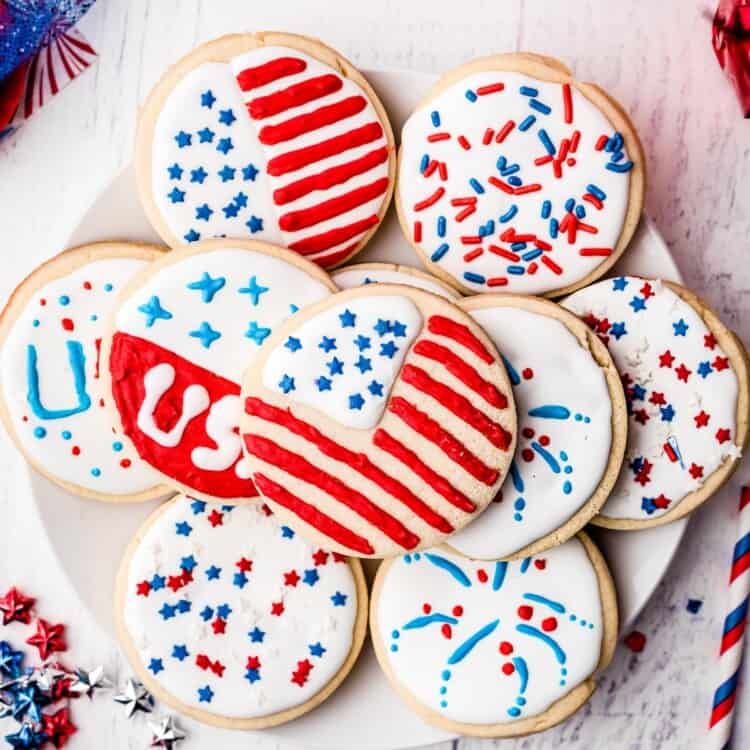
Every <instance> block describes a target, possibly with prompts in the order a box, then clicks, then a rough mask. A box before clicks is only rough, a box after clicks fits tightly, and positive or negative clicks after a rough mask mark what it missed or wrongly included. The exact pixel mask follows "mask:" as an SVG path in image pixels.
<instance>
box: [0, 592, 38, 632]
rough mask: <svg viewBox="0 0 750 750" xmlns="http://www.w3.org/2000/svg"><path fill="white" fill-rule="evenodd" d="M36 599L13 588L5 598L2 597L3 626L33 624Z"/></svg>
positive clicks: (0, 600) (0, 606)
mask: <svg viewBox="0 0 750 750" xmlns="http://www.w3.org/2000/svg"><path fill="white" fill-rule="evenodd" d="M35 601H36V599H33V598H32V597H30V596H24V595H23V594H22V593H21V592H20V591H19V590H18V589H17V588H16V587H15V586H13V587H12V588H11V589H10V590H9V591H8V592H7V593H6V594H5V596H2V597H0V612H2V613H3V625H8V623H11V622H14V621H17V622H22V623H24V624H26V625H28V624H29V623H30V622H31V608H32V607H33V606H34V602H35Z"/></svg>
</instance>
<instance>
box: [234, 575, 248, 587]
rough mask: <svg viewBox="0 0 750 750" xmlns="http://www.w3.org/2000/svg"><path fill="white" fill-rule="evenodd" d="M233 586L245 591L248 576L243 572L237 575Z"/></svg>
mask: <svg viewBox="0 0 750 750" xmlns="http://www.w3.org/2000/svg"><path fill="white" fill-rule="evenodd" d="M232 585H234V586H236V587H237V588H238V589H244V588H245V586H246V585H247V576H246V575H245V574H244V573H243V572H242V571H240V572H239V573H235V574H234V576H233V577H232Z"/></svg>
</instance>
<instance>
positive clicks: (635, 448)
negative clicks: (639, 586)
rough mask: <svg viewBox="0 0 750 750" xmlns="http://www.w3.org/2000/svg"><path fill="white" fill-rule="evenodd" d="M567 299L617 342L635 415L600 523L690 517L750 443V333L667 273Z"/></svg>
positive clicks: (613, 350) (608, 283) (629, 525)
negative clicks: (664, 277)
mask: <svg viewBox="0 0 750 750" xmlns="http://www.w3.org/2000/svg"><path fill="white" fill-rule="evenodd" d="M563 304H564V305H565V307H567V308H568V309H569V310H571V311H572V312H574V313H576V314H577V315H579V316H580V317H581V318H583V320H584V321H585V322H586V323H587V324H588V325H589V326H590V328H591V329H592V330H593V331H594V332H595V333H596V334H597V335H598V336H599V338H600V339H601V340H602V341H603V342H604V343H605V344H606V345H607V347H608V348H609V351H610V354H611V355H612V358H613V359H614V362H615V365H616V366H617V369H618V370H619V372H620V376H621V378H622V383H623V385H624V387H625V397H626V401H627V409H628V415H629V420H628V443H627V449H626V454H625V462H624V464H623V468H622V471H621V473H620V476H619V478H618V481H617V483H616V485H615V487H614V490H613V492H612V494H611V496H610V498H609V499H608V500H607V503H606V504H605V505H604V507H603V508H602V510H601V513H600V515H599V516H598V517H597V518H595V519H594V523H596V524H598V525H600V526H606V527H609V528H615V529H638V528H642V527H644V526H656V525H660V524H663V523H668V522H670V521H674V520H676V519H678V518H682V517H683V516H685V515H686V514H688V513H690V512H691V511H692V510H694V509H695V508H696V507H698V505H700V504H701V503H702V502H703V501H704V500H707V499H708V498H709V497H710V496H711V495H712V494H713V493H714V492H716V490H717V489H719V488H720V487H721V485H722V484H723V483H724V482H725V481H726V480H727V479H728V478H729V476H730V475H731V473H732V472H733V471H734V469H736V468H737V466H738V464H739V458H740V457H741V456H742V451H743V450H744V448H745V446H746V445H747V441H748V419H749V414H748V409H749V406H748V404H749V403H750V398H749V395H748V365H747V359H746V353H745V349H744V347H743V345H742V343H741V342H740V341H739V339H737V337H736V336H735V335H734V334H733V333H732V332H731V331H729V330H728V329H727V328H726V327H725V326H724V325H723V324H722V322H721V321H720V320H719V318H718V316H717V315H716V314H715V313H714V312H713V311H712V310H711V309H710V308H709V307H707V305H706V304H705V303H704V302H703V301H702V300H700V299H699V298H698V297H697V296H696V295H694V294H693V293H692V292H690V291H689V290H687V289H685V288H684V287H681V286H679V285H678V284H673V283H670V282H666V281H658V280H649V279H642V278H636V277H632V276H620V277H617V278H613V279H607V280H605V281H600V282H599V283H598V284H594V285H593V286H590V287H588V288H586V289H582V290H580V291H578V292H576V293H575V294H574V295H572V296H571V297H569V298H568V299H566V300H565V301H564V303H563Z"/></svg>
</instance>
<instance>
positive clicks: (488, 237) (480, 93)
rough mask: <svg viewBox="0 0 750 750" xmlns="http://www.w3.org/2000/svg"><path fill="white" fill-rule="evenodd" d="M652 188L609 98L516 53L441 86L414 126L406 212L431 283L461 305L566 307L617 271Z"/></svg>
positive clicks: (405, 167)
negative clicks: (467, 299) (562, 303)
mask: <svg viewBox="0 0 750 750" xmlns="http://www.w3.org/2000/svg"><path fill="white" fill-rule="evenodd" d="M644 186H645V164H644V155H643V149H642V147H641V144H640V142H639V140H638V136H637V134H636V132H635V129H634V127H633V125H632V123H631V122H630V119H629V118H628V116H627V115H626V114H625V112H624V111H623V110H622V108H621V107H620V106H619V105H618V104H617V103H616V102H615V101H614V100H613V99H611V98H610V97H609V95H607V94H606V93H605V92H604V91H602V90H601V89H600V88H598V87H597V86H595V85H593V84H590V83H581V82H578V81H576V80H575V79H574V78H573V77H572V74H571V72H570V70H568V69H567V68H566V67H565V66H564V65H563V64H562V63H560V62H558V61H557V60H554V59H551V58H547V57H541V56H539V55H533V54H526V53H517V54H505V55H495V56H492V57H487V58H483V59H478V60H474V61H473V62H470V63H467V64H466V65H463V66H461V67H459V68H457V69H456V70H454V71H452V72H450V73H448V74H447V75H445V76H443V78H442V79H441V80H440V81H438V83H437V84H436V85H435V86H434V88H433V89H432V91H431V92H430V93H429V94H428V96H427V97H426V98H425V99H424V100H423V101H422V103H421V104H420V105H419V107H418V108H417V109H416V110H415V111H414V112H413V113H412V115H411V116H410V117H409V119H408V120H407V122H406V124H405V125H404V128H403V131H402V134H401V148H400V151H399V184H398V189H397V194H396V207H397V209H398V214H399V219H400V221H401V225H402V228H403V230H404V233H405V234H406V237H407V239H408V240H409V241H410V242H411V243H412V245H413V246H414V248H415V249H416V250H417V252H418V253H419V255H420V256H421V257H422V259H423V260H424V261H425V262H426V264H427V266H428V268H429V270H430V271H431V272H432V273H434V274H435V275H437V276H440V278H442V279H443V280H445V281H446V282H448V283H450V284H452V285H453V286H455V287H456V288H457V289H460V290H461V291H462V292H464V293H466V294H477V293H486V292H493V291H503V292H517V293H521V294H536V295H543V296H548V297H557V296H560V295H562V294H565V293H567V292H571V291H573V290H574V289H577V288H579V287H581V286H584V285H585V284H588V283H590V282H591V281H593V280H595V279H597V278H598V277H599V276H601V275H602V274H604V273H605V271H606V270H607V269H608V268H610V267H611V266H612V265H613V264H614V263H615V261H616V260H617V258H618V257H619V256H620V255H621V254H622V252H623V251H624V250H625V247H626V246H627V244H628V242H629V241H630V238H631V237H632V235H633V232H634V231H635V228H636V226H637V224H638V220H639V218H640V214H641V208H642V204H643V194H644Z"/></svg>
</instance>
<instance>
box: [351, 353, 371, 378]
mask: <svg viewBox="0 0 750 750" xmlns="http://www.w3.org/2000/svg"><path fill="white" fill-rule="evenodd" d="M354 366H355V367H356V368H357V369H358V370H359V371H360V372H361V373H362V374H363V375H364V374H365V373H366V372H368V371H369V370H372V360H371V359H369V357H365V356H364V355H362V354H360V355H359V359H358V360H357V361H356V362H355V363H354Z"/></svg>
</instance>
